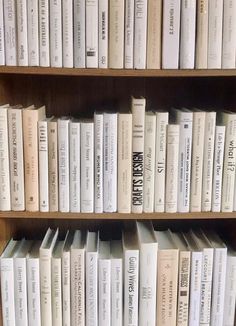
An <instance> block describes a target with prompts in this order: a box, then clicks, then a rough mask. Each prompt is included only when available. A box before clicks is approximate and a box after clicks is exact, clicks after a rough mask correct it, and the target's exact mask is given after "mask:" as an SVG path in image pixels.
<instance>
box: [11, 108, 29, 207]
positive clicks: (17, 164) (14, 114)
mask: <svg viewBox="0 0 236 326" xmlns="http://www.w3.org/2000/svg"><path fill="white" fill-rule="evenodd" d="M8 140H9V158H10V181H11V209H12V210H13V211H24V210H25V185H24V151H23V130H22V107H21V106H15V107H14V106H13V107H10V108H9V109H8Z"/></svg>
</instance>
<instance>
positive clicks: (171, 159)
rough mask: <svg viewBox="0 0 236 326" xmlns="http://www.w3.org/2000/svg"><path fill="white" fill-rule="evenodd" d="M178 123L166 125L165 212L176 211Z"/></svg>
mask: <svg viewBox="0 0 236 326" xmlns="http://www.w3.org/2000/svg"><path fill="white" fill-rule="evenodd" d="M179 129H180V128H179V125H168V126H167V141H166V143H167V158H166V162H167V167H166V195H165V198H166V202H165V211H166V212H167V213H175V212H177V192H178V161H179Z"/></svg>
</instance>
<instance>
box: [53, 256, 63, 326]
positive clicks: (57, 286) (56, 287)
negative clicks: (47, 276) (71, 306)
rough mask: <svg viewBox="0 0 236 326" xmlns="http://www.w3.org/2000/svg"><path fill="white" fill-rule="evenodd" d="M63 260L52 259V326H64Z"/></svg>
mask: <svg viewBox="0 0 236 326" xmlns="http://www.w3.org/2000/svg"><path fill="white" fill-rule="evenodd" d="M61 277H62V275H61V258H59V259H58V258H52V326H62V301H61V298H62V289H61V281H62V278H61Z"/></svg>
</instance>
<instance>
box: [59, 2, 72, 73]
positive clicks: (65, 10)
mask: <svg viewBox="0 0 236 326" xmlns="http://www.w3.org/2000/svg"><path fill="white" fill-rule="evenodd" d="M62 49H63V51H62V53H63V67H66V68H73V66H74V58H73V56H74V54H73V0H62Z"/></svg>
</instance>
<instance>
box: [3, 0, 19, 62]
mask: <svg viewBox="0 0 236 326" xmlns="http://www.w3.org/2000/svg"><path fill="white" fill-rule="evenodd" d="M3 12H4V18H3V19H4V33H5V59H6V60H5V62H6V65H7V66H17V44H16V38H17V35H16V1H15V0H3Z"/></svg>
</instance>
